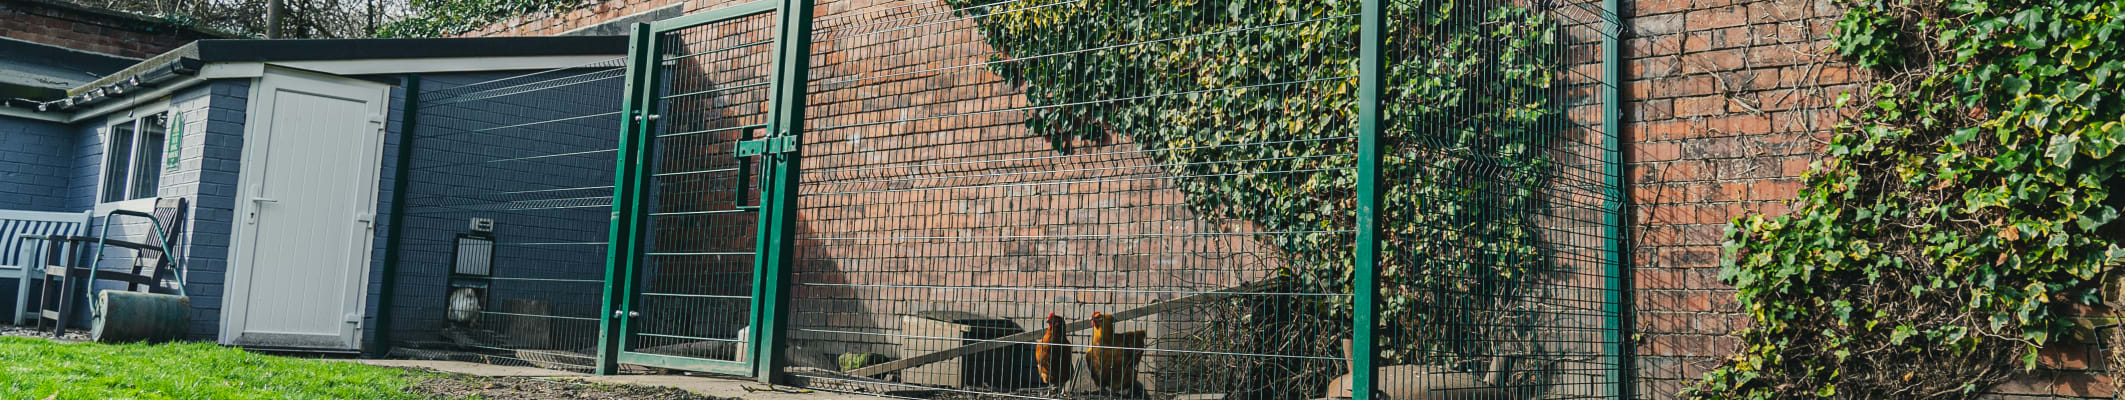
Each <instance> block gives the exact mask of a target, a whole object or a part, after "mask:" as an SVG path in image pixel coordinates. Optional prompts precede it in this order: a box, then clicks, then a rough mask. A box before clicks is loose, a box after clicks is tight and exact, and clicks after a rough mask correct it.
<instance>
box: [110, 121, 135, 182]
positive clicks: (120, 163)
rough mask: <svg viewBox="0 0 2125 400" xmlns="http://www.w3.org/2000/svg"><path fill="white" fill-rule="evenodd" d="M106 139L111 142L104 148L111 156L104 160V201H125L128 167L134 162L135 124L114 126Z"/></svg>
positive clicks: (128, 123)
mask: <svg viewBox="0 0 2125 400" xmlns="http://www.w3.org/2000/svg"><path fill="white" fill-rule="evenodd" d="M106 139H109V140H110V141H109V142H106V143H104V146H105V147H104V148H105V149H107V150H106V151H109V152H110V154H107V155H108V157H104V158H103V201H104V202H113V201H121V200H125V199H126V198H125V189H126V174H125V171H126V165H127V164H130V162H131V161H132V160H133V122H132V121H126V122H124V123H120V124H118V125H112V126H111V135H110V136H109V137H107V138H106Z"/></svg>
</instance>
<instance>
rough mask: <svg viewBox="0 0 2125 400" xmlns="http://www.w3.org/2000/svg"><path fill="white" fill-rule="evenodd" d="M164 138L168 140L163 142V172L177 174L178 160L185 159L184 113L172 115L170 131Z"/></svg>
mask: <svg viewBox="0 0 2125 400" xmlns="http://www.w3.org/2000/svg"><path fill="white" fill-rule="evenodd" d="M163 136H164V137H166V138H168V139H165V140H163V141H164V142H167V143H164V145H163V147H162V159H163V161H162V170H163V171H166V172H176V171H177V160H180V159H183V158H184V154H182V153H183V152H184V150H183V149H184V113H175V112H173V113H170V131H169V133H168V134H165V135H163Z"/></svg>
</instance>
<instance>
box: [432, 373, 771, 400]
mask: <svg viewBox="0 0 2125 400" xmlns="http://www.w3.org/2000/svg"><path fill="white" fill-rule="evenodd" d="M408 391H410V392H413V393H414V394H418V395H422V396H428V397H432V398H439V399H468V398H479V399H520V400H562V399H566V400H726V399H727V400H737V399H736V398H720V397H715V396H704V395H699V394H694V393H693V392H688V391H685V390H680V389H677V388H668V387H654V386H635V385H612V384H602V383H590V382H583V381H578V380H569V379H536V378H519V377H493V378H487V377H472V376H463V375H447V376H443V377H439V378H434V379H429V380H427V381H423V382H421V383H418V384H415V385H414V386H413V387H411V388H408Z"/></svg>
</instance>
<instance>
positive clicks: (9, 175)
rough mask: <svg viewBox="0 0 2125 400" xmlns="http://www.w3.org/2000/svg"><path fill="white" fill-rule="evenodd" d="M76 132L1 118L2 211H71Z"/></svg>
mask: <svg viewBox="0 0 2125 400" xmlns="http://www.w3.org/2000/svg"><path fill="white" fill-rule="evenodd" d="M75 132H77V130H76V129H74V128H73V127H69V126H66V125H64V124H60V123H57V122H46V121H36V120H28V119H17V118H11V117H0V209H7V210H29V211H67V209H66V193H67V189H68V176H69V175H70V171H71V170H72V166H73V160H72V159H71V157H70V156H71V154H72V149H73V147H74V141H75V135H74V134H75Z"/></svg>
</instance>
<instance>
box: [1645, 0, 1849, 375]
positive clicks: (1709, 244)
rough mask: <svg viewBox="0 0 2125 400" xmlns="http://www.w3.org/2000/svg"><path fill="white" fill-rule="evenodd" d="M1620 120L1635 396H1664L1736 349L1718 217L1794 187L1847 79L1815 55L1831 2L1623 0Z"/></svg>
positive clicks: (1760, 206)
mask: <svg viewBox="0 0 2125 400" xmlns="http://www.w3.org/2000/svg"><path fill="white" fill-rule="evenodd" d="M1626 7H1628V9H1626V10H1624V13H1625V15H1626V16H1627V18H1628V21H1629V23H1628V25H1627V27H1628V29H1627V32H1626V33H1627V36H1626V37H1628V39H1627V41H1626V42H1625V43H1626V53H1625V54H1624V58H1625V60H1626V61H1625V63H1624V65H1623V68H1624V76H1625V83H1624V86H1623V87H1624V97H1625V104H1624V114H1625V116H1624V118H1625V119H1626V120H1625V122H1624V124H1625V125H1624V126H1625V132H1624V134H1625V135H1626V140H1627V141H1628V144H1627V145H1628V147H1627V148H1628V149H1629V150H1628V156H1627V158H1628V159H1629V160H1630V163H1629V166H1628V168H1627V173H1628V174H1629V179H1630V180H1631V181H1632V187H1631V188H1630V196H1631V202H1632V204H1633V205H1635V206H1636V209H1635V211H1636V215H1635V216H1634V217H1635V220H1634V223H1635V224H1634V226H1633V227H1632V230H1633V234H1634V235H1635V237H1634V238H1633V239H1634V241H1633V244H1634V246H1633V247H1634V249H1633V250H1634V253H1633V257H1632V258H1633V261H1634V262H1635V268H1636V271H1637V272H1636V285H1637V287H1636V290H1637V292H1636V296H1637V300H1638V303H1637V307H1638V310H1637V311H1638V313H1637V315H1636V316H1637V321H1638V327H1637V328H1638V334H1639V335H1640V336H1639V337H1640V338H1641V339H1640V342H1639V343H1638V356H1639V359H1638V361H1639V376H1640V378H1641V379H1642V380H1643V381H1642V382H1643V386H1642V388H1641V392H1642V393H1645V394H1646V395H1648V396H1649V397H1663V396H1669V395H1672V394H1673V393H1676V392H1678V391H1679V390H1681V389H1682V388H1683V387H1685V386H1687V385H1688V384H1689V383H1690V382H1692V381H1693V380H1694V379H1696V378H1697V377H1699V376H1701V375H1702V374H1703V373H1704V372H1706V371H1708V370H1709V369H1711V368H1713V367H1716V366H1717V365H1718V363H1719V362H1720V361H1722V360H1724V359H1725V357H1726V356H1727V355H1729V354H1732V352H1733V351H1734V350H1735V349H1737V346H1738V342H1737V341H1736V339H1735V338H1734V337H1732V336H1730V335H1729V333H1730V332H1733V331H1734V330H1736V329H1738V328H1741V327H1743V326H1744V324H1746V320H1745V319H1744V318H1743V317H1742V316H1741V315H1740V314H1737V311H1738V305H1737V304H1736V303H1735V301H1734V297H1733V291H1732V289H1731V288H1729V287H1727V286H1725V285H1722V284H1720V283H1719V282H1718V279H1717V276H1718V266H1719V258H1720V256H1721V251H1722V250H1721V248H1720V242H1721V241H1722V240H1723V237H1722V235H1723V234H1724V232H1725V229H1726V226H1727V222H1728V221H1730V220H1731V219H1733V218H1735V217H1738V216H1742V215H1745V214H1746V213H1750V212H1762V213H1767V214H1772V215H1778V214H1782V213H1784V212H1785V210H1786V205H1785V204H1784V203H1783V201H1785V200H1786V199H1790V198H1792V197H1793V196H1794V195H1795V194H1796V193H1797V191H1798V190H1799V182H1798V181H1797V177H1798V176H1800V174H1801V173H1802V172H1803V171H1805V170H1807V168H1808V162H1809V161H1810V160H1811V159H1812V158H1811V157H1813V155H1814V151H1815V149H1816V145H1815V144H1814V142H1813V141H1812V140H1815V139H1820V138H1823V137H1826V135H1827V133H1828V132H1827V130H1828V129H1829V128H1830V127H1831V123H1832V122H1833V121H1834V118H1835V117H1836V116H1837V114H1836V113H1835V112H1834V111H1833V110H1829V109H1828V108H1827V107H1828V106H1829V105H1830V104H1829V102H1830V101H1831V100H1832V99H1835V98H1836V94H1837V93H1838V92H1841V91H1845V90H1849V88H1850V86H1848V85H1844V84H1846V83H1849V82H1853V81H1854V79H1856V78H1859V76H1855V74H1854V72H1853V70H1852V69H1850V68H1849V67H1846V66H1844V65H1841V64H1837V63H1835V62H1833V61H1834V59H1832V58H1831V57H1828V56H1825V55H1822V54H1821V50H1822V49H1824V48H1825V47H1826V46H1827V44H1828V43H1829V42H1828V39H1827V32H1828V30H1829V27H1830V24H1831V23H1832V22H1834V20H1835V18H1836V16H1837V15H1838V13H1839V10H1837V9H1835V8H1833V7H1832V6H1831V5H1830V4H1829V3H1828V2H1827V1H1820V0H1755V1H1750V0H1742V1H1734V0H1659V1H1654V0H1640V1H1635V2H1629V4H1628V5H1627V6H1626Z"/></svg>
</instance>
